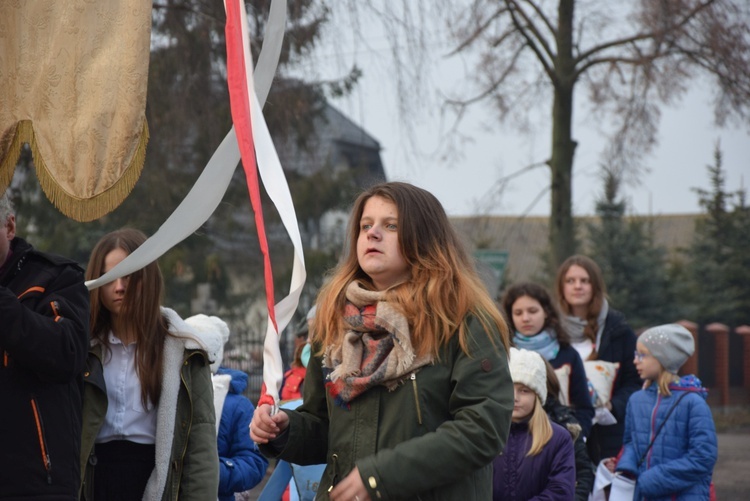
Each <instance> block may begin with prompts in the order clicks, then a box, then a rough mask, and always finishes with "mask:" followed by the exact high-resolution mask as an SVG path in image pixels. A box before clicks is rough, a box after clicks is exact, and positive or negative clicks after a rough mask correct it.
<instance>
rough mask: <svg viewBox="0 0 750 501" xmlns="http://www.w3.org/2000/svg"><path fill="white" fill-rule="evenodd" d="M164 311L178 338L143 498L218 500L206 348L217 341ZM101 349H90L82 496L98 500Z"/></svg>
mask: <svg viewBox="0 0 750 501" xmlns="http://www.w3.org/2000/svg"><path fill="white" fill-rule="evenodd" d="M163 312H164V314H165V316H166V317H167V318H168V321H169V323H170V333H171V334H173V336H168V337H167V340H166V341H165V347H164V354H163V357H164V377H163V378H162V395H161V398H160V401H159V410H158V411H157V412H158V414H157V426H156V458H155V459H156V467H155V468H154V471H153V473H152V475H151V478H150V479H149V483H148V485H147V487H146V493H145V494H144V499H152V500H162V501H175V500H177V499H180V501H187V500H196V501H205V500H208V499H216V497H217V494H218V491H219V456H218V453H217V450H216V421H215V412H214V403H213V386H212V383H211V372H210V369H209V360H208V356H207V354H206V349H207V348H206V347H207V346H210V347H212V348H211V349H213V346H214V345H215V344H216V340H213V339H211V340H209V341H206V340H205V339H199V338H197V337H196V333H194V332H192V331H191V330H190V328H189V327H187V326H186V324H185V323H184V321H182V319H180V318H179V317H178V316H177V314H176V313H174V312H173V311H172V310H169V309H166V308H164V309H163ZM202 336H205V334H202ZM216 336H219V334H218V333H217V334H216ZM218 343H221V340H219V341H218ZM219 346H220V344H219ZM102 351H103V349H102V346H101V345H93V346H92V347H91V349H90V350H89V356H88V360H87V368H86V372H85V374H84V382H85V385H84V397H83V434H82V438H81V475H82V486H81V489H82V497H81V499H85V500H86V501H97V500H94V498H93V468H94V465H95V464H96V456H95V455H94V440H95V439H96V436H97V434H98V433H99V430H100V429H101V426H102V424H103V423H104V418H105V416H106V414H107V390H106V388H105V384H104V372H103V368H102ZM170 388H173V390H170ZM168 402H171V403H168ZM165 404H166V405H165Z"/></svg>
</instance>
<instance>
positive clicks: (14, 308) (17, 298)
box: [0, 263, 89, 382]
mask: <svg viewBox="0 0 750 501" xmlns="http://www.w3.org/2000/svg"><path fill="white" fill-rule="evenodd" d="M33 264H34V263H27V264H26V266H27V267H29V266H32V265H33ZM34 274H35V276H34V280H33V281H31V282H27V284H26V285H29V286H28V287H25V288H24V290H22V291H20V292H18V293H16V292H14V291H13V290H11V289H10V288H8V287H4V286H0V319H1V320H0V323H2V329H0V346H2V348H3V350H4V351H5V352H6V353H7V355H8V357H10V359H11V360H12V362H13V363H14V364H18V365H20V366H22V367H24V368H25V369H27V370H30V371H32V372H35V373H36V374H37V375H38V376H39V377H40V378H42V379H44V380H49V381H55V382H68V381H70V380H72V379H73V378H75V377H76V376H77V375H79V374H80V373H81V372H82V371H83V369H84V366H85V361H86V352H87V346H88V333H89V293H88V290H87V289H86V286H85V285H84V281H83V272H82V271H81V270H80V268H78V267H76V266H72V265H63V266H60V265H58V266H54V265H53V266H47V267H45V268H44V269H43V270H41V271H40V272H37V270H35V271H34Z"/></svg>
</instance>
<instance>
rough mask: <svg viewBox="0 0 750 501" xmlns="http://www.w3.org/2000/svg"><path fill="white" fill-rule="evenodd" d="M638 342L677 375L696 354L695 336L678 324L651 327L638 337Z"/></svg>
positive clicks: (663, 365)
mask: <svg viewBox="0 0 750 501" xmlns="http://www.w3.org/2000/svg"><path fill="white" fill-rule="evenodd" d="M638 342H639V343H641V344H643V345H644V346H645V347H646V348H648V351H650V352H651V355H653V356H654V357H655V358H656V359H657V360H658V361H659V363H660V364H661V365H662V367H664V369H665V370H666V371H667V372H671V373H672V374H677V371H679V370H680V367H682V365H683V364H684V363H685V362H686V361H687V359H688V358H690V356H691V355H692V354H693V353H694V352H695V340H694V339H693V335H692V334H691V333H690V331H689V330H687V329H686V328H685V327H683V326H681V325H678V324H666V325H659V326H656V327H651V328H650V329H647V330H646V331H644V332H643V334H641V335H640V336H639V337H638Z"/></svg>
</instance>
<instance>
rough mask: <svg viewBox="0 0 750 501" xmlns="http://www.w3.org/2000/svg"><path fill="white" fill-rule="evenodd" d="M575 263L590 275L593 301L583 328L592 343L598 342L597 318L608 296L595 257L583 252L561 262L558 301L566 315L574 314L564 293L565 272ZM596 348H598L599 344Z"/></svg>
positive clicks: (594, 356) (593, 356)
mask: <svg viewBox="0 0 750 501" xmlns="http://www.w3.org/2000/svg"><path fill="white" fill-rule="evenodd" d="M573 265H575V266H580V267H581V268H583V269H584V270H586V273H588V275H589V281H590V282H591V302H590V303H589V305H588V309H587V311H586V318H583V319H581V320H585V321H586V327H585V328H584V329H583V333H584V335H585V336H586V338H587V339H590V340H591V342H592V343H596V333H597V332H598V331H599V324H598V322H597V318H598V317H599V313H600V312H601V311H602V306H603V305H604V299H605V298H606V296H607V288H606V286H605V285H604V278H603V277H602V270H601V269H600V268H599V265H598V264H596V262H594V260H593V259H591V258H590V257H587V256H583V255H581V254H577V255H575V256H570V257H569V258H568V259H566V260H565V261H563V264H561V265H560V268H558V270H557V279H556V281H555V282H556V285H557V287H556V292H557V302H558V304H559V305H560V311H561V312H562V313H563V314H564V315H572V314H573V309H572V308H571V306H570V304H568V302H567V301H566V300H565V293H564V290H565V289H564V287H565V274H566V273H568V270H569V269H570V267H571V266H573ZM596 348H598V346H597V347H596ZM594 358H596V350H594V353H592V354H591V357H589V359H590V360H593V359H594Z"/></svg>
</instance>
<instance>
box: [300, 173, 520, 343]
mask: <svg viewBox="0 0 750 501" xmlns="http://www.w3.org/2000/svg"><path fill="white" fill-rule="evenodd" d="M372 197H381V198H384V199H386V200H388V201H390V202H392V203H393V204H395V205H396V208H397V209H398V241H399V247H400V250H401V254H402V256H403V258H404V260H405V261H406V263H407V264H408V265H409V267H410V268H411V277H410V279H409V280H407V281H406V282H404V283H401V284H398V285H396V286H394V287H391V288H390V289H388V291H387V292H386V299H387V301H389V302H391V303H392V304H395V305H397V307H398V308H399V309H400V310H401V312H402V313H403V314H404V316H405V317H406V318H407V320H408V321H409V328H410V330H411V338H412V343H413V344H414V347H415V350H416V351H417V353H419V354H427V353H432V354H433V355H435V356H438V350H439V348H440V347H442V346H445V345H446V344H447V343H448V342H449V341H450V340H451V339H452V338H453V336H454V335H455V334H456V333H458V336H459V338H458V339H459V344H460V346H461V348H462V349H463V350H464V352H466V353H468V343H467V339H466V336H467V332H466V331H467V326H466V319H467V316H468V315H469V314H472V315H474V316H476V318H477V319H478V320H479V322H480V323H481V324H482V327H483V328H484V330H485V331H486V333H487V335H488V336H490V338H491V339H493V342H496V341H497V340H499V341H500V342H501V343H502V345H503V346H504V347H505V350H506V352H507V350H508V344H509V337H508V327H507V325H506V323H505V321H504V320H503V318H502V315H501V314H500V312H499V310H498V309H497V306H496V305H495V303H494V301H493V300H492V299H491V298H490V296H489V294H488V293H487V290H486V289H485V287H484V284H483V283H482V281H481V279H480V278H479V275H478V274H477V272H476V269H475V267H474V263H473V261H472V259H471V258H470V257H469V255H468V253H467V252H466V250H465V249H464V247H463V245H462V243H461V241H460V239H459V238H458V235H457V234H456V231H455V230H454V228H453V226H452V225H451V224H450V221H449V220H448V216H447V215H446V213H445V210H444V209H443V207H442V205H441V204H440V202H439V201H438V200H437V198H435V196H434V195H432V194H431V193H429V192H427V191H425V190H423V189H421V188H417V187H416V186H413V185H411V184H407V183H399V182H391V183H383V184H378V185H376V186H373V187H372V188H370V189H368V190H366V191H365V192H364V193H362V194H361V195H360V196H359V197H358V198H357V200H356V201H355V203H354V207H353V209H352V212H351V216H350V219H349V227H348V249H347V253H346V254H345V255H344V256H343V257H342V260H341V261H340V262H339V264H338V266H337V267H336V268H335V269H334V270H333V272H332V274H331V276H330V279H329V280H328V281H327V283H326V284H325V285H324V286H323V288H322V289H321V291H320V294H319V296H318V301H317V304H318V309H317V313H316V315H315V324H314V326H313V328H312V339H313V340H315V341H318V342H320V344H321V348H325V347H326V346H329V345H334V344H338V343H340V342H341V338H342V336H343V334H344V329H343V325H342V323H343V318H342V314H341V313H342V311H343V309H344V305H345V303H346V287H347V286H348V285H349V283H351V282H352V281H353V280H358V281H360V282H361V283H362V284H363V285H365V286H366V287H370V288H372V289H373V290H374V285H373V283H372V280H371V279H370V278H369V277H368V276H367V274H366V273H365V272H364V271H363V270H362V268H360V266H359V262H358V260H357V237H358V236H359V232H360V219H361V217H362V213H363V211H364V206H365V203H366V202H367V201H368V200H369V199H370V198H372ZM498 336H499V339H498Z"/></svg>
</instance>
